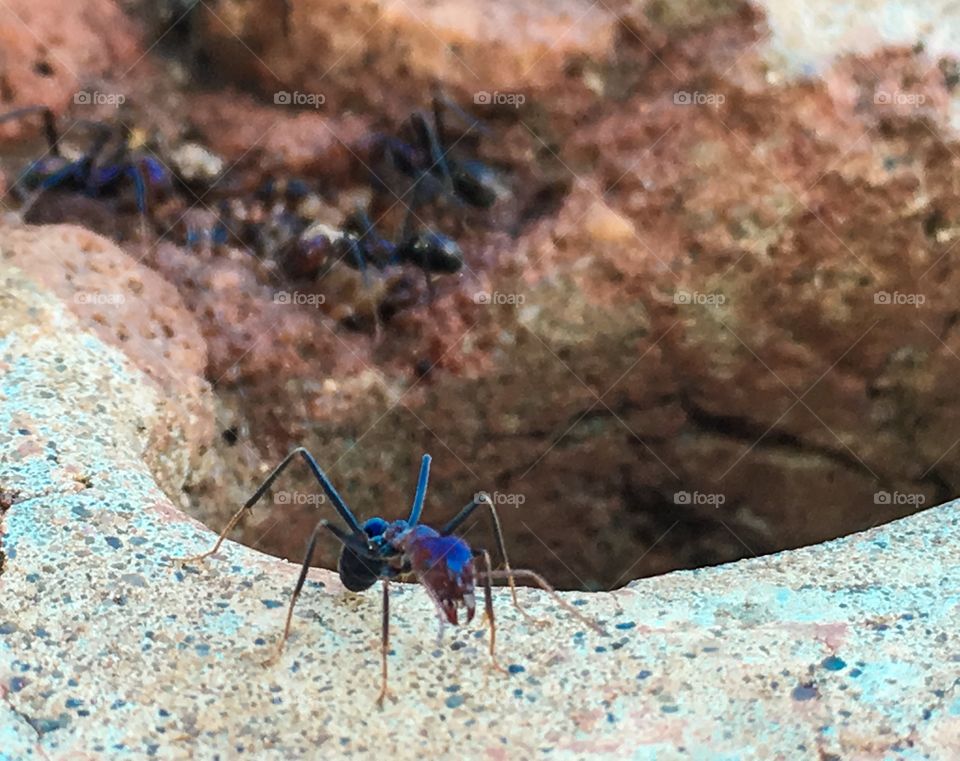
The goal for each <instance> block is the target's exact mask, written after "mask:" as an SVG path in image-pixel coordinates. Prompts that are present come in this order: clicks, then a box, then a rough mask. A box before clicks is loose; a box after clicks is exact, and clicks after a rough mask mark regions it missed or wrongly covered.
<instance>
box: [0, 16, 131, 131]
mask: <svg viewBox="0 0 960 761" xmlns="http://www.w3.org/2000/svg"><path fill="white" fill-rule="evenodd" d="M67 30H69V33H67ZM106 30H109V31H108V32H107V31H106ZM0 40H2V41H3V55H2V58H0V103H2V104H3V106H2V108H3V110H4V111H7V110H13V109H14V108H17V107H21V106H32V105H36V104H44V105H47V106H50V107H51V108H52V109H54V111H56V112H58V113H60V112H62V111H63V110H65V109H66V108H67V106H68V105H72V104H74V100H75V98H74V96H75V95H76V94H77V93H79V92H82V91H93V90H96V89H97V88H96V83H97V81H98V80H99V78H100V77H101V76H103V75H104V74H106V73H107V72H110V73H112V74H115V75H117V74H121V73H123V71H124V69H126V68H127V67H129V66H132V65H133V64H135V63H136V61H137V59H138V57H139V56H140V54H141V52H142V50H141V47H140V39H139V33H138V30H137V28H136V26H135V24H134V23H133V22H132V21H131V20H130V19H129V18H128V17H127V16H126V15H124V13H123V12H122V11H121V10H120V8H119V7H118V6H117V4H116V3H115V2H113V0H82V2H69V3H63V2H60V1H59V0H8V1H7V2H4V4H3V6H2V7H0ZM37 131H38V129H37V126H36V124H35V123H33V124H31V123H30V122H11V123H7V124H3V125H0V139H9V138H14V137H19V136H21V135H24V134H35V133H36V132H37Z"/></svg>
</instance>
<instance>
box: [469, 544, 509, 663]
mask: <svg viewBox="0 0 960 761" xmlns="http://www.w3.org/2000/svg"><path fill="white" fill-rule="evenodd" d="M473 554H474V555H475V556H477V555H479V556H482V557H483V562H484V565H485V566H486V568H487V575H486V577H485V578H484V580H483V603H484V607H485V609H486V613H487V621H488V622H489V623H490V663H491V665H492V666H493V667H494V668H495V669H496V670H497V671H502V672H503V673H507V670H506V669H505V668H504V667H503V666H501V665H500V661H498V660H497V652H496V649H497V624H496V621H495V620H494V617H493V588H492V585H491V583H490V574H492V573H493V565H492V564H491V563H490V553H489V552H487V551H486V550H474V551H473Z"/></svg>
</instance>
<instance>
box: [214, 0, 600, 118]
mask: <svg viewBox="0 0 960 761" xmlns="http://www.w3.org/2000/svg"><path fill="white" fill-rule="evenodd" d="M285 6H287V7H288V8H289V10H288V11H286V10H285V9H284V8H285ZM202 23H203V28H204V38H205V46H206V48H207V49H208V50H209V52H210V54H211V55H212V57H213V58H214V60H215V61H217V62H218V63H219V64H220V65H221V66H222V67H223V69H224V71H226V72H229V74H230V75H231V76H232V77H233V78H234V81H237V82H240V81H249V79H250V78H251V77H253V78H254V79H255V80H256V81H257V82H258V83H259V85H260V89H261V91H262V92H264V93H267V94H269V95H271V96H272V95H273V94H274V93H280V92H287V93H288V94H289V95H290V96H291V97H293V98H296V97H297V96H298V95H299V96H301V97H314V96H323V97H324V98H325V100H326V103H325V108H326V109H328V111H329V112H332V113H343V112H344V111H346V110H349V109H353V108H356V107H359V106H363V107H365V108H367V109H370V110H373V111H374V112H378V113H387V114H389V115H390V116H391V117H393V118H394V119H400V118H402V117H403V116H405V115H406V113H407V112H408V111H409V110H410V108H412V107H415V106H420V105H422V104H423V103H424V102H425V101H426V100H427V99H428V98H429V93H430V89H431V87H433V86H434V85H436V84H439V83H442V85H443V87H444V89H445V90H447V91H448V92H450V93H451V94H453V95H456V96H458V97H460V98H461V99H472V98H473V96H474V94H476V93H481V92H486V93H489V94H490V98H491V101H492V100H494V99H495V98H496V97H497V96H496V95H495V93H497V92H501V93H503V94H504V95H506V94H508V93H509V94H511V95H513V94H521V95H524V96H525V97H526V98H527V99H530V98H531V96H532V94H534V93H537V94H541V93H542V94H547V93H550V95H551V97H556V96H557V95H558V92H556V91H551V88H555V87H556V86H558V85H560V84H564V83H566V82H568V81H569V80H570V79H571V78H572V79H574V80H576V79H577V78H578V77H577V75H576V74H575V73H572V71H571V68H573V69H575V68H576V67H575V64H576V63H578V62H580V61H582V60H583V59H587V58H593V59H598V60H599V59H603V58H605V57H606V56H607V55H608V54H609V52H610V50H611V45H612V43H613V41H614V38H615V35H616V31H617V25H616V18H615V17H614V16H613V15H612V14H610V13H608V12H607V11H606V10H605V8H604V6H603V5H602V4H590V3H589V2H584V1H583V0H563V2H555V3H542V2H535V1H533V0H525V1H524V2H520V3H517V2H511V1H510V0H497V1H496V2H487V3H485V4H484V5H482V6H480V5H478V6H471V5H464V4H463V3H460V2H454V1H453V0H444V2H425V1H423V0H418V1H417V2H407V0H403V1H400V0H375V1H374V2H365V3H359V4H357V3H352V4H351V3H327V2H319V1H318V0H293V2H289V3H282V2H277V1H276V0H230V2H227V3H221V4H219V5H218V7H217V9H216V13H214V12H213V11H210V12H209V13H206V14H204V18H203V22H202ZM580 87H581V89H582V85H580ZM481 99H482V98H481ZM554 105H555V106H556V107H560V106H561V105H562V104H561V102H560V101H559V99H558V100H557V101H556V102H555V104H554Z"/></svg>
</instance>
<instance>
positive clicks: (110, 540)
mask: <svg viewBox="0 0 960 761" xmlns="http://www.w3.org/2000/svg"><path fill="white" fill-rule="evenodd" d="M107 544H109V545H110V546H111V547H113V549H115V550H119V549H120V548H121V547H122V546H123V542H121V541H120V540H119V539H118V538H117V537H115V536H108V537H107Z"/></svg>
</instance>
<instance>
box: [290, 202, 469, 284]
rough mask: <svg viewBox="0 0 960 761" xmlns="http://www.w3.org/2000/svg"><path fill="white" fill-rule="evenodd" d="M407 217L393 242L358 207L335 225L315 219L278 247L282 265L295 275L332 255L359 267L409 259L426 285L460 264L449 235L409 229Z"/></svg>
mask: <svg viewBox="0 0 960 761" xmlns="http://www.w3.org/2000/svg"><path fill="white" fill-rule="evenodd" d="M409 217H410V215H409V214H408V215H407V220H406V221H405V222H404V224H403V228H402V229H401V231H400V237H399V238H398V240H397V242H396V243H394V242H392V241H389V240H387V239H386V238H384V237H383V236H382V235H381V234H380V233H379V232H378V231H377V229H376V227H375V226H374V224H373V222H372V221H371V220H370V217H369V216H368V215H367V213H366V212H365V211H364V210H362V209H357V210H356V211H354V212H353V213H351V214H350V215H349V216H348V217H347V219H346V220H345V221H344V224H343V227H342V229H340V230H337V229H334V228H332V227H330V226H329V225H325V224H322V223H315V224H313V225H310V226H309V227H308V228H306V229H305V230H304V231H303V232H302V233H301V234H300V235H298V236H296V237H295V238H293V239H291V240H290V241H288V243H287V245H285V246H284V247H283V249H282V250H281V252H280V256H281V259H282V261H283V263H284V268H285V269H286V270H287V272H288V274H290V275H292V276H295V277H310V276H316V274H317V272H318V271H319V269H320V266H321V265H323V264H326V263H329V261H330V260H331V259H335V260H336V261H342V262H343V263H344V264H346V265H348V266H349V267H352V268H353V269H356V270H359V271H360V272H361V273H363V274H364V276H366V272H367V268H368V267H370V266H372V267H374V268H375V269H378V270H383V269H386V268H387V267H390V266H396V265H402V264H411V265H413V266H415V267H418V268H419V269H421V270H422V271H423V272H424V274H425V276H426V277H427V283H428V285H429V284H430V282H431V281H430V275H431V274H446V275H452V274H454V273H456V272H459V271H460V269H461V268H462V267H463V252H462V251H461V250H460V246H458V245H457V242H456V241H455V240H453V239H452V238H448V237H447V236H446V235H442V234H441V233H438V232H436V231H434V230H430V229H421V230H418V231H416V232H411V231H410V226H409Z"/></svg>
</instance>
